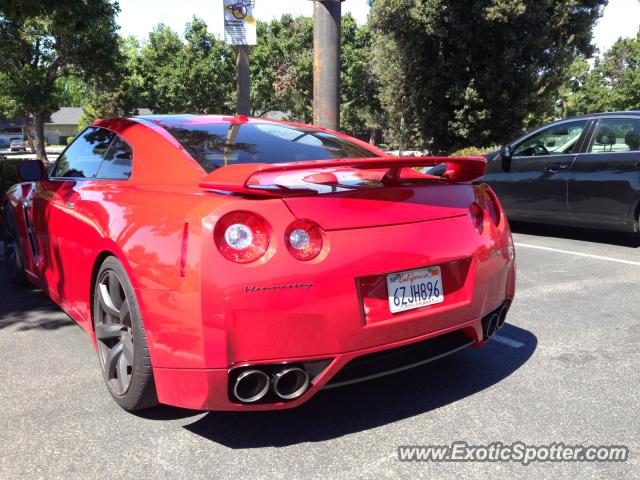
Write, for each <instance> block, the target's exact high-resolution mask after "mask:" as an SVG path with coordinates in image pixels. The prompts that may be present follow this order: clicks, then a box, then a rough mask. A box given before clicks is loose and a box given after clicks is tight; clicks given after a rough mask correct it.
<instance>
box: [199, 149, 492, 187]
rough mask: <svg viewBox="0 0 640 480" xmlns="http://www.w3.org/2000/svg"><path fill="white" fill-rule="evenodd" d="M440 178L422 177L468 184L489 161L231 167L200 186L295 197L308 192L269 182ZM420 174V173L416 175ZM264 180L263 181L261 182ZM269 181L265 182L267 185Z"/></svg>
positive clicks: (360, 161)
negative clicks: (372, 174)
mask: <svg viewBox="0 0 640 480" xmlns="http://www.w3.org/2000/svg"><path fill="white" fill-rule="evenodd" d="M435 166H441V167H440V168H438V173H437V174H429V173H425V174H420V175H419V177H416V178H420V179H427V180H438V181H445V182H447V183H467V182H471V181H473V180H477V179H478V178H480V177H483V176H484V175H485V173H486V168H487V161H486V159H485V158H484V157H391V156H389V157H371V158H341V159H331V160H312V161H305V162H290V163H274V164H266V163H247V164H237V165H228V166H226V167H221V168H218V169H217V170H214V171H213V172H212V173H210V174H209V175H207V176H206V177H204V178H203V179H202V181H201V182H200V187H201V188H204V189H207V190H221V191H225V192H232V193H240V194H245V195H259V196H267V197H281V196H282V195H283V194H295V193H299V192H302V191H305V192H306V193H308V191H307V190H305V189H290V188H286V187H283V186H280V185H277V184H275V183H273V182H272V181H269V179H270V178H271V179H273V177H274V175H276V174H279V173H286V172H294V171H295V172H308V173H309V174H313V173H314V172H317V171H320V172H321V173H330V172H331V171H332V169H333V170H335V171H339V170H344V169H359V170H388V171H387V173H386V174H385V175H384V177H383V181H385V180H387V181H389V182H393V180H394V179H399V178H400V174H401V171H402V169H404V168H420V167H435ZM416 173H417V172H416ZM261 177H262V181H261ZM265 180H266V182H265Z"/></svg>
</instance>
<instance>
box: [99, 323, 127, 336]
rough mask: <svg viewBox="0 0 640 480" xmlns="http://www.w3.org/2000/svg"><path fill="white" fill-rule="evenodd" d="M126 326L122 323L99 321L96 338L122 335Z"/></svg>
mask: <svg viewBox="0 0 640 480" xmlns="http://www.w3.org/2000/svg"><path fill="white" fill-rule="evenodd" d="M125 328H126V326H125V325H122V324H120V323H99V324H98V325H96V338H97V339H98V340H108V339H110V338H118V337H121V336H122V331H123V330H124V329H125Z"/></svg>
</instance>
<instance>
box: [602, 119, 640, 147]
mask: <svg viewBox="0 0 640 480" xmlns="http://www.w3.org/2000/svg"><path fill="white" fill-rule="evenodd" d="M589 151H590V152H592V153H610V152H614V153H615V152H637V151H640V120H639V119H634V118H607V119H604V120H601V121H600V124H599V125H598V128H597V129H596V132H595V134H594V135H593V140H591V146H590V147H589Z"/></svg>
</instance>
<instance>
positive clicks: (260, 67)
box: [251, 14, 380, 131]
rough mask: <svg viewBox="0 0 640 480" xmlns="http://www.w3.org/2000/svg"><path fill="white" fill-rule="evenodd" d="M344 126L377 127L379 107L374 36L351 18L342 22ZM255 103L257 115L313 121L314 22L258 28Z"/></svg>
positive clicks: (289, 20) (298, 20)
mask: <svg viewBox="0 0 640 480" xmlns="http://www.w3.org/2000/svg"><path fill="white" fill-rule="evenodd" d="M341 42H342V57H341V97H342V110H341V119H340V121H341V126H342V128H343V129H345V130H349V131H364V130H366V129H368V128H372V127H375V126H378V124H379V121H380V120H379V117H380V103H379V101H378V95H377V93H378V92H377V88H378V86H377V83H376V81H375V78H374V76H373V73H372V70H371V62H370V46H371V35H370V33H369V29H368V27H367V26H358V24H357V23H356V21H355V19H354V18H353V16H351V15H350V14H347V15H344V16H343V17H342V38H341ZM251 100H252V105H253V110H254V114H255V115H263V114H265V113H267V112H269V111H283V112H288V113H289V115H290V117H291V118H292V119H295V120H300V121H307V122H310V121H311V119H312V117H313V20H312V19H311V18H309V17H298V18H293V17H291V16H290V15H285V16H283V17H282V18H280V19H278V20H273V21H271V22H270V23H264V22H258V45H256V46H255V47H253V48H252V50H251Z"/></svg>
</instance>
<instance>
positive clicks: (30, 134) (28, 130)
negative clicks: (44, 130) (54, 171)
mask: <svg viewBox="0 0 640 480" xmlns="http://www.w3.org/2000/svg"><path fill="white" fill-rule="evenodd" d="M22 123H24V133H25V135H26V136H27V143H28V145H29V150H31V153H36V149H35V138H34V137H33V129H32V128H31V127H32V125H29V119H28V118H27V117H24V118H23V119H22Z"/></svg>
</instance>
